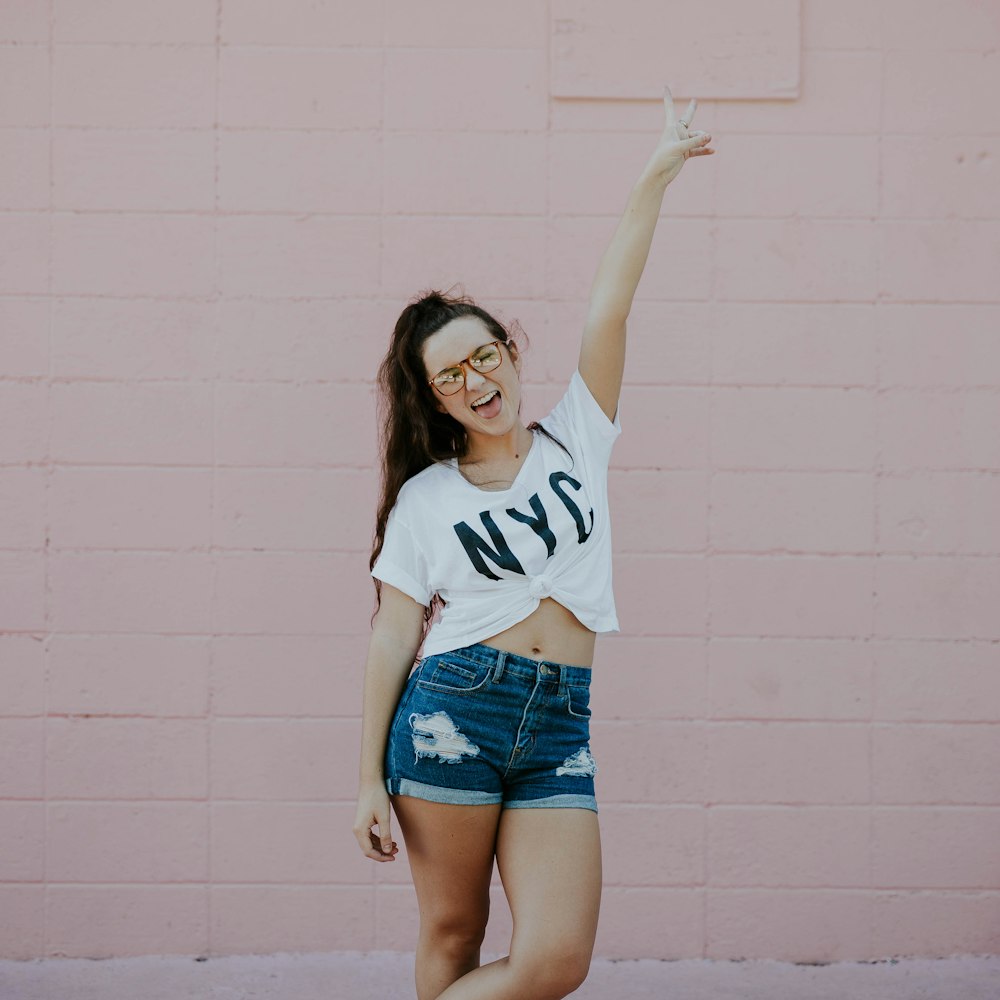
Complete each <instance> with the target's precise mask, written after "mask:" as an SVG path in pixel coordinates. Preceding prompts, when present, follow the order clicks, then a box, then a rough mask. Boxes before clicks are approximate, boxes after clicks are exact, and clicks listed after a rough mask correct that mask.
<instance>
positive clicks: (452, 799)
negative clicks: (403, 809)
mask: <svg viewBox="0 0 1000 1000" xmlns="http://www.w3.org/2000/svg"><path fill="white" fill-rule="evenodd" d="M385 787H386V791H388V793H389V794H390V795H412V796H413V797H414V798H416V799H426V800H427V801H428V802H444V803H446V804H448V805H459V806H488V805H495V804H496V803H497V802H500V801H502V800H503V795H502V794H501V793H500V792H480V791H477V790H476V789H475V788H445V787H442V786H441V785H427V784H424V782H422V781H413V780H411V779H410V778H395V779H394V778H386V779H385Z"/></svg>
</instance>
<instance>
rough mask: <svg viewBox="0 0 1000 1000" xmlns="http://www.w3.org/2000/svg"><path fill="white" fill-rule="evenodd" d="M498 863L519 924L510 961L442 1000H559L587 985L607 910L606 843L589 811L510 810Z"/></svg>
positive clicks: (484, 969) (479, 973) (493, 965)
mask: <svg viewBox="0 0 1000 1000" xmlns="http://www.w3.org/2000/svg"><path fill="white" fill-rule="evenodd" d="M497 862H498V864H499V867H500V877H501V878H502V879H503V884H504V890H505V891H506V893H507V899H508V900H509V901H510V908H511V913H512V914H513V917H514V937H513V939H512V941H511V946H510V955H508V956H507V957H505V958H501V959H499V960H498V961H496V962H490V963H489V964H488V965H483V966H480V967H479V968H477V969H474V970H473V971H471V972H468V973H466V975H464V976H462V978H461V979H459V980H458V981H457V982H456V983H454V984H453V985H452V986H450V987H448V989H446V990H445V991H444V992H443V993H442V994H440V1000H487V998H489V1000H558V998H560V997H565V996H567V995H568V994H570V993H572V992H573V991H574V990H575V989H576V988H577V987H578V986H579V985H580V984H581V983H582V982H583V981H584V979H586V977H587V972H588V970H589V968H590V959H591V956H592V954H593V951H594V938H595V936H596V934H597V917H598V912H599V910H600V905H601V837H600V829H599V827H598V823H597V814H596V813H595V812H593V811H592V810H590V809H544V808H543V809H505V810H504V811H503V813H502V814H501V818H500V826H499V830H498V835H497Z"/></svg>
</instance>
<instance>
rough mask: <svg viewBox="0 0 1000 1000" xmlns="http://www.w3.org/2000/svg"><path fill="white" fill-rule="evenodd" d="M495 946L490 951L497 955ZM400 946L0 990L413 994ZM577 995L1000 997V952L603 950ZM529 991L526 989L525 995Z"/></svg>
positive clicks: (118, 972)
mask: <svg viewBox="0 0 1000 1000" xmlns="http://www.w3.org/2000/svg"><path fill="white" fill-rule="evenodd" d="M494 957H497V956H486V955H484V956H483V961H484V962H486V961H489V960H491V959H492V958H494ZM412 976H413V955H412V954H406V953H400V952H333V953H329V954H291V953H284V954H277V955H235V956H227V957H221V958H210V959H207V960H205V961H199V960H197V959H195V958H184V957H180V958H178V957H164V958H157V957H151V958H116V959H99V960H95V959H46V960H35V961H26V962H14V961H0V1000H244V998H246V1000H364V998H367V997H371V998H378V1000H397V998H399V1000H403V998H405V1000H412V998H413V997H414V990H413V985H412V984H413V979H412ZM573 996H574V997H579V998H580V1000H653V998H655V1000H1000V956H994V957H982V958H977V957H954V958H942V959H886V960H883V961H879V962H835V963H831V964H829V965H792V964H788V963H785V962H775V961H769V960H746V961H736V962H723V961H705V960H701V959H683V960H679V961H673V962H661V961H655V960H652V959H642V960H638V961H635V960H621V961H612V960H608V959H596V960H595V961H594V963H593V965H592V966H591V971H590V977H589V979H588V980H587V982H586V983H585V984H584V985H583V986H582V987H581V988H580V989H579V990H578V991H577V992H576V993H574V994H573ZM525 1000H528V998H525Z"/></svg>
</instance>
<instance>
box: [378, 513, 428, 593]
mask: <svg viewBox="0 0 1000 1000" xmlns="http://www.w3.org/2000/svg"><path fill="white" fill-rule="evenodd" d="M427 575H428V574H427V560H426V559H425V558H424V554H423V553H422V552H421V551H420V547H419V546H418V545H417V540H416V537H415V536H414V533H413V531H412V530H411V529H410V527H409V525H407V524H406V522H404V521H403V520H402V519H401V518H400V516H399V514H398V513H397V510H396V508H395V507H393V509H392V510H391V511H390V512H389V519H388V520H387V521H386V525H385V538H384V539H383V542H382V551H381V552H380V553H379V555H378V559H376V560H375V565H374V566H372V576H373V577H375V579H377V580H381V581H382V582H383V583H388V584H390V585H391V586H393V587H396V588H398V589H399V590H401V591H402V592H403V593H404V594H407V595H409V596H410V597H412V598H413V599H414V600H415V601H416V602H417V603H418V604H423V605H424V606H425V607H429V606H430V603H431V598H432V597H433V596H434V594H433V592H432V591H431V589H430V587H429V586H428V585H427Z"/></svg>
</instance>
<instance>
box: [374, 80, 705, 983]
mask: <svg viewBox="0 0 1000 1000" xmlns="http://www.w3.org/2000/svg"><path fill="white" fill-rule="evenodd" d="M664 106H665V112H666V125H665V128H664V131H663V135H662V137H661V139H660V141H659V143H658V145H657V147H656V149H655V151H654V152H653V155H652V157H651V158H650V160H649V162H648V164H647V165H646V167H645V169H644V170H643V172H642V174H641V176H640V177H639V180H638V181H637V182H636V184H635V186H634V188H633V190H632V192H631V195H630V197H629V200H628V204H627V206H626V209H625V214H624V217H623V219H622V220H621V222H620V223H619V225H618V228H617V230H616V232H615V234H614V237H613V239H612V241H611V245H610V246H609V248H608V249H607V251H606V252H605V254H604V257H603V259H602V260H601V263H600V267H599V268H598V271H597V276H596V278H595V279H594V284H593V287H592V289H591V299H590V311H589V314H588V318H587V323H586V326H585V329H584V331H583V341H582V345H581V350H580V358H579V365H578V370H577V372H575V373H574V375H573V377H572V379H571V380H570V384H569V387H568V389H567V391H566V393H565V395H564V396H563V398H562V399H561V400H560V402H559V403H558V404H557V405H556V407H555V408H554V409H553V410H552V411H551V413H549V415H548V416H547V417H545V418H543V419H542V420H541V421H540V422H537V423H534V424H531V425H529V426H527V427H525V426H524V425H523V424H522V422H521V420H520V417H519V413H520V403H521V386H520V372H521V357H520V354H519V352H518V350H517V346H516V344H514V343H513V341H512V339H511V337H510V335H509V333H508V331H507V330H506V329H504V327H503V326H501V325H500V324H499V323H498V322H497V321H496V320H495V319H494V318H493V317H492V316H490V315H489V314H488V313H486V312H485V311H484V310H482V309H480V308H479V307H478V306H476V305H475V304H474V303H473V302H472V301H471V300H469V299H467V298H464V297H463V298H448V297H446V296H443V295H441V294H439V293H437V292H432V293H430V294H428V295H425V296H424V297H423V298H421V299H419V300H418V301H416V302H413V303H411V304H410V305H408V306H407V307H406V309H404V310H403V313H402V315H401V316H400V317H399V320H398V321H397V323H396V327H395V330H394V333H393V339H392V344H391V346H390V349H389V352H388V354H387V355H386V358H385V360H384V361H383V363H382V366H381V368H380V371H379V383H380V387H381V389H382V406H383V407H384V433H383V445H384V449H385V452H384V455H383V492H382V502H381V505H380V509H379V511H378V516H377V527H376V537H375V545H374V549H373V552H372V574H373V576H374V577H375V581H376V583H375V586H376V591H377V592H378V598H379V599H378V605H377V611H376V613H375V617H374V619H373V629H372V637H371V643H370V646H369V652H368V660H367V664H366V667H365V686H364V709H363V726H362V749H361V780H360V792H359V798H358V812H357V820H356V823H355V827H354V833H355V835H356V837H357V840H358V843H359V845H360V847H361V850H362V851H363V852H364V853H365V855H366V856H367V857H369V858H372V859H373V860H375V861H392V860H394V856H395V854H396V852H397V850H398V848H397V846H396V843H395V842H394V841H393V840H392V834H391V827H390V818H389V816H390V799H391V804H392V810H393V811H394V812H395V814H396V817H397V819H398V820H399V824H400V828H401V830H402V832H403V835H404V837H405V840H406V846H407V853H408V856H409V861H410V868H411V872H412V875H413V881H414V886H415V888H416V892H417V899H418V903H419V908H420V933H419V941H418V947H417V960H416V983H417V996H418V998H419V1000H431V998H435V997H441V998H443V1000H460V998H463V1000H464V998H469V1000H471V998H486V997H516V998H518V1000H525V998H536V997H537V998H543V997H563V996H566V995H567V994H569V993H571V992H572V991H573V990H575V989H576V988H577V987H578V986H579V985H580V984H581V983H582V982H583V980H584V979H585V977H586V975H587V971H588V969H589V966H590V959H591V954H592V952H593V946H594V937H595V933H596V930H597V917H598V909H599V905H600V895H601V847H600V835H599V830H598V823H597V804H596V801H595V798H594V774H595V772H596V767H597V765H596V763H595V761H594V759H593V757H592V755H591V753H590V746H589V716H590V708H589V681H590V674H591V665H592V663H593V653H594V640H595V635H596V633H597V632H608V631H617V629H618V621H617V617H616V613H615V605H614V597H613V594H612V589H611V542H610V528H609V520H608V510H607V467H608V461H609V457H610V452H611V448H612V445H613V444H614V441H615V439H616V438H617V436H618V434H619V433H620V431H621V428H620V425H619V422H618V416H617V410H618V396H619V390H620V388H621V381H622V372H623V368H624V363H625V320H626V317H627V316H628V314H629V310H630V308H631V305H632V298H633V295H634V293H635V289H636V286H637V285H638V283H639V278H640V276H641V274H642V271H643V268H644V266H645V263H646V257H647V255H648V252H649V246H650V243H651V241H652V237H653V230H654V228H655V226H656V222H657V218H658V216H659V212H660V206H661V202H662V198H663V194H664V191H665V190H666V187H667V185H668V184H669V183H670V182H671V181H672V180H673V179H674V177H676V176H677V174H678V172H679V171H680V169H681V167H682V165H683V164H684V162H685V160H686V159H687V158H688V157H689V156H704V155H708V154H711V153H713V152H714V150H712V149H711V148H709V146H708V143H709V141H710V139H711V136H710V135H708V134H707V133H704V132H695V131H688V129H689V126H690V123H691V120H692V117H693V115H694V111H695V107H696V102H695V101H694V100H692V101H691V103H690V105H689V106H688V111H687V114H686V119H680V120H675V117H674V108H673V101H672V98H671V95H670V91H669V88H665V93H664ZM536 432H537V433H536ZM428 626H429V629H428ZM421 646H422V647H423V655H422V657H421V658H420V659H419V660H418V661H417V667H416V669H415V670H413V672H412V673H410V670H411V668H412V667H413V665H414V661H415V660H416V659H417V653H418V650H420V649H421ZM376 830H377V832H376ZM494 858H496V862H497V865H498V868H499V872H500V876H501V879H502V880H503V885H504V891H505V892H506V894H507V898H508V900H509V902H510V907H511V912H512V914H513V919H514V934H513V939H512V941H511V946H510V954H509V955H508V956H506V957H504V958H501V959H500V960H499V961H496V962H491V963H489V964H488V965H485V966H480V959H479V949H480V945H481V944H482V941H483V935H484V933H485V929H486V920H487V916H488V912H489V886H490V878H491V874H492V869H493V862H494Z"/></svg>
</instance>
